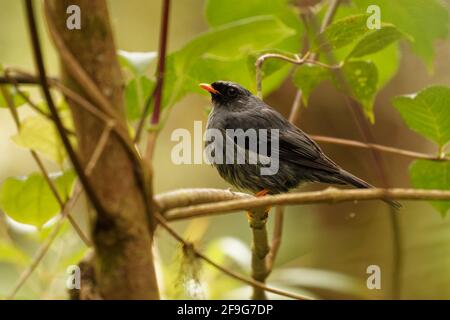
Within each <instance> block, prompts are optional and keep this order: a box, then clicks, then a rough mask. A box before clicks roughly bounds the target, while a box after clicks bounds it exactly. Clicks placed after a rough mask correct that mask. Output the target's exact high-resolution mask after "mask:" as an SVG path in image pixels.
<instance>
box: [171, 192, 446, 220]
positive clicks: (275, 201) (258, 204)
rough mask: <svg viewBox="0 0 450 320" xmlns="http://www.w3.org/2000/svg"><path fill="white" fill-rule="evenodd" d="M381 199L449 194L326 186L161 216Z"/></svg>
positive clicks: (178, 217) (188, 216) (442, 197)
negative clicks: (320, 189)
mask: <svg viewBox="0 0 450 320" xmlns="http://www.w3.org/2000/svg"><path fill="white" fill-rule="evenodd" d="M192 191H193V192H195V189H192ZM186 192H188V191H186ZM385 198H389V199H394V200H411V201H422V200H450V191H447V190H425V189H401V188H391V189H383V188H371V189H336V188H332V187H330V188H327V189H325V190H322V191H311V192H297V193H286V194H279V195H270V196H265V197H260V198H255V197H249V198H241V199H236V200H227V201H220V202H216V203H211V204H199V205H192V206H187V207H183V208H175V209H170V210H167V211H166V212H164V215H165V217H166V219H167V220H168V221H176V220H182V219H191V218H198V217H205V216H214V215H219V214H224V213H230V212H237V211H242V210H251V209H255V208H264V207H268V206H273V205H299V204H315V203H339V202H345V201H368V200H383V199H385Z"/></svg>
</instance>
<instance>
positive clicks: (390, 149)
mask: <svg viewBox="0 0 450 320" xmlns="http://www.w3.org/2000/svg"><path fill="white" fill-rule="evenodd" d="M311 138H313V139H314V140H315V141H318V142H323V143H330V144H336V145H342V146H347V147H356V148H362V149H375V150H378V151H382V152H386V153H392V154H397V155H400V156H404V157H408V158H413V159H425V160H432V161H450V157H449V156H445V155H443V154H442V155H438V156H435V155H432V154H427V153H423V152H417V151H411V150H405V149H400V148H395V147H388V146H384V145H381V144H376V143H368V142H361V141H356V140H349V139H342V138H334V137H327V136H320V135H311Z"/></svg>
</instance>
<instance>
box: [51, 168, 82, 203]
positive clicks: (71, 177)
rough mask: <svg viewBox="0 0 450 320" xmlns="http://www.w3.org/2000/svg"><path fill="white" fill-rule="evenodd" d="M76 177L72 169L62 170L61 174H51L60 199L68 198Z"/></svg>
mask: <svg viewBox="0 0 450 320" xmlns="http://www.w3.org/2000/svg"><path fill="white" fill-rule="evenodd" d="M76 177H77V175H76V173H75V171H74V170H72V169H70V170H67V171H64V172H63V173H62V174H61V173H58V174H56V175H53V180H54V182H55V185H56V189H58V193H59V196H60V197H61V199H62V201H66V200H68V199H69V198H70V196H71V195H72V193H73V188H74V186H75V179H76Z"/></svg>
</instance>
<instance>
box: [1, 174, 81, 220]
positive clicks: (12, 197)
mask: <svg viewBox="0 0 450 320" xmlns="http://www.w3.org/2000/svg"><path fill="white" fill-rule="evenodd" d="M51 178H52V179H53V180H54V181H55V184H56V186H57V189H58V191H59V192H60V195H61V197H62V199H63V200H65V199H67V197H68V195H69V193H70V192H71V190H72V187H73V183H74V179H75V175H74V174H73V172H66V173H64V174H59V175H57V176H52V177H51ZM0 206H1V209H2V210H3V211H4V212H5V213H6V214H7V215H8V216H9V217H11V218H12V219H14V220H15V221H17V222H20V223H25V224H31V225H34V226H36V227H38V228H40V227H42V225H44V224H45V223H46V222H47V221H48V220H50V219H51V218H52V217H53V216H55V215H56V214H57V213H58V212H59V211H60V205H59V203H58V201H57V200H56V198H55V196H54V195H53V193H52V191H51V189H50V187H49V186H48V184H47V182H46V181H45V178H44V176H42V175H41V174H39V173H33V174H32V175H30V176H28V177H25V178H8V179H6V180H5V182H4V183H3V185H2V188H1V190H0Z"/></svg>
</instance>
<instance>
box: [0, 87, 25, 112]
mask: <svg viewBox="0 0 450 320" xmlns="http://www.w3.org/2000/svg"><path fill="white" fill-rule="evenodd" d="M4 88H5V89H6V91H7V92H8V93H9V95H10V96H11V98H12V101H13V104H14V106H15V107H20V106H22V105H24V104H26V103H27V101H26V100H25V99H24V98H23V97H22V96H21V95H20V94H19V93H18V92H17V90H16V88H14V86H10V85H5V86H4ZM24 94H25V95H26V96H29V95H30V94H29V93H28V92H24ZM0 108H8V103H7V101H6V100H5V97H4V96H3V93H2V92H1V91H0Z"/></svg>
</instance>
